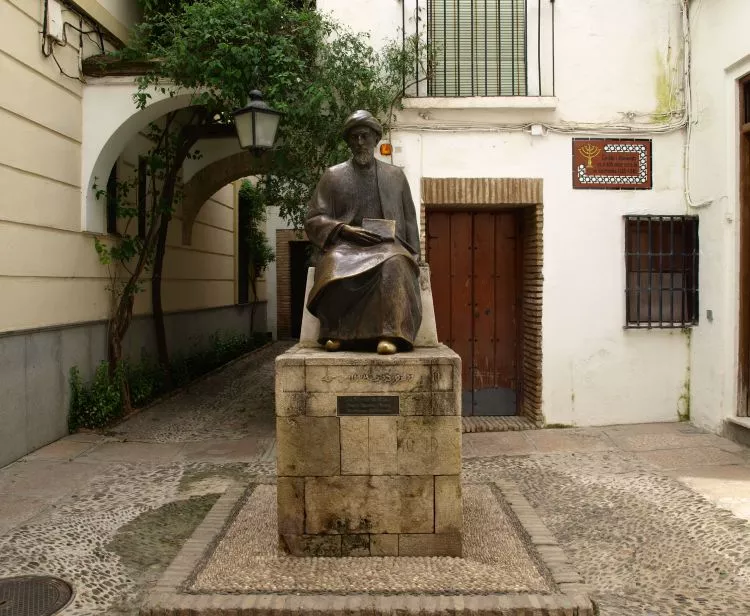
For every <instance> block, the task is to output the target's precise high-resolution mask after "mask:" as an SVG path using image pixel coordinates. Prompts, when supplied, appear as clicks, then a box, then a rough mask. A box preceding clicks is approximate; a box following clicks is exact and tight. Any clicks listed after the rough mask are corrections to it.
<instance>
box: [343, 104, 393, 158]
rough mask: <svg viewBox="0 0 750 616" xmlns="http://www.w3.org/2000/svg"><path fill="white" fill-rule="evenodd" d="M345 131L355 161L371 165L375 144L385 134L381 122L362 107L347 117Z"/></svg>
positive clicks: (345, 137)
mask: <svg viewBox="0 0 750 616" xmlns="http://www.w3.org/2000/svg"><path fill="white" fill-rule="evenodd" d="M343 133H344V139H345V140H346V143H347V144H348V145H349V149H350V150H351V151H352V156H353V158H354V162H355V163H357V164H358V165H369V164H370V163H371V162H372V160H373V159H374V158H375V146H376V145H377V144H378V141H380V138H381V137H382V135H383V127H382V126H381V125H380V122H378V121H377V120H376V119H375V117H374V116H373V115H372V114H371V113H370V112H369V111H365V110H364V109H360V110H359V111H355V112H354V113H353V114H351V115H350V116H349V117H348V118H347V119H346V122H344V129H343Z"/></svg>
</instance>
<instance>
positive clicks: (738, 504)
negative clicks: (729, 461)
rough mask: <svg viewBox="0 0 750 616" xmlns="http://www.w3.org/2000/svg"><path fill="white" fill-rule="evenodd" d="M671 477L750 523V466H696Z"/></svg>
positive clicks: (673, 473)
mask: <svg viewBox="0 0 750 616" xmlns="http://www.w3.org/2000/svg"><path fill="white" fill-rule="evenodd" d="M667 474H668V475H669V476H671V477H674V478H675V479H677V480H678V481H680V482H681V483H683V484H685V485H686V486H689V487H690V488H692V489H693V490H695V491H696V492H698V493H700V494H702V495H703V496H704V497H705V498H707V499H708V500H709V501H711V502H712V503H714V504H715V505H716V506H718V507H721V508H722V509H727V510H728V511H731V512H732V513H733V514H734V515H736V516H737V517H739V518H744V519H745V520H750V467H748V466H747V465H744V464H742V465H731V466H702V467H697V468H696V467H692V468H688V469H679V470H674V471H669V472H668V473H667Z"/></svg>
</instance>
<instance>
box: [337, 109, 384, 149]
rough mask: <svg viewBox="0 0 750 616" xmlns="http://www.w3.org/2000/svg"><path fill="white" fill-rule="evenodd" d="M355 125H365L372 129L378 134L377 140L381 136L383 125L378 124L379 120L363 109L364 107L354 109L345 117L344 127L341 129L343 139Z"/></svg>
mask: <svg viewBox="0 0 750 616" xmlns="http://www.w3.org/2000/svg"><path fill="white" fill-rule="evenodd" d="M356 126H366V127H367V128H370V129H372V130H374V131H375V133H376V134H377V136H378V141H379V140H380V138H381V137H382V136H383V127H382V126H381V125H380V122H378V121H377V120H376V119H375V117H374V116H373V115H372V114H371V113H370V112H369V111H365V110H364V109H360V110H359V111H355V112H354V113H353V114H351V115H350V116H349V117H348V118H346V122H344V129H343V131H342V132H343V133H344V139H346V138H347V136H348V135H349V131H350V130H352V129H353V128H355V127H356Z"/></svg>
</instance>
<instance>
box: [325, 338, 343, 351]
mask: <svg viewBox="0 0 750 616" xmlns="http://www.w3.org/2000/svg"><path fill="white" fill-rule="evenodd" d="M325 346H326V351H340V350H341V340H326V345H325Z"/></svg>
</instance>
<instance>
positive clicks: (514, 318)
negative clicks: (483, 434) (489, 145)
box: [427, 211, 520, 415]
mask: <svg viewBox="0 0 750 616" xmlns="http://www.w3.org/2000/svg"><path fill="white" fill-rule="evenodd" d="M519 241H520V230H519V217H518V216H517V214H516V213H515V212H442V211H438V212H430V213H429V214H428V217H427V258H428V261H429V263H430V268H431V272H432V276H431V278H432V291H433V296H434V301H435V318H436V320H437V328H438V338H439V339H440V341H441V342H443V343H444V344H447V345H448V346H450V347H451V348H452V349H453V350H454V351H456V353H458V354H459V355H460V356H461V362H462V381H463V414H464V415H515V414H516V408H517V395H516V394H517V391H518V306H519V271H518V263H519V250H518V244H519Z"/></svg>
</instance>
